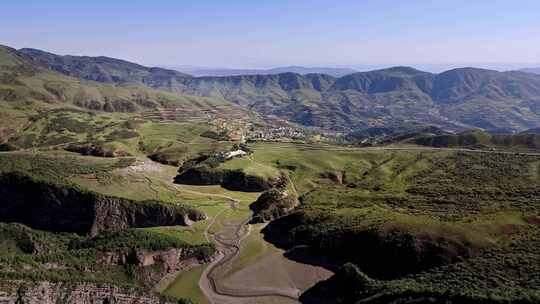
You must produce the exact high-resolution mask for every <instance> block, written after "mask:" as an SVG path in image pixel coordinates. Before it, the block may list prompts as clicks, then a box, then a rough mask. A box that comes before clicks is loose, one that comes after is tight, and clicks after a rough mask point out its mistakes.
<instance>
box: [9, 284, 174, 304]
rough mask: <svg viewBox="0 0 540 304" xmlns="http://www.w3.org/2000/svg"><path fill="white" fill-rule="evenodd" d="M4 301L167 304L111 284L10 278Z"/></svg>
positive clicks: (77, 303)
mask: <svg viewBox="0 0 540 304" xmlns="http://www.w3.org/2000/svg"><path fill="white" fill-rule="evenodd" d="M0 290H1V291H0V303H1V304H16V303H24V304H57V303H65V304H98V303H99V304H112V303H116V304H165V303H168V302H166V301H165V300H163V299H160V298H159V297H157V296H152V295H148V294H142V293H140V292H139V291H137V290H127V289H121V288H118V287H116V286H112V285H108V284H92V283H77V284H71V283H52V282H46V281H45V282H21V281H9V282H1V283H0Z"/></svg>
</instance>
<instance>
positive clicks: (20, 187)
mask: <svg viewBox="0 0 540 304" xmlns="http://www.w3.org/2000/svg"><path fill="white" fill-rule="evenodd" d="M204 218H205V215H204V214H203V213H202V212H199V211H197V210H194V209H190V208H188V207H184V206H181V205H170V204H165V203H162V202H159V201H133V200H128V199H124V198H118V197H111V196H105V195H101V194H98V193H94V192H90V191H85V190H82V189H78V188H77V187H74V186H69V185H57V184H54V183H50V182H46V181H40V180H37V179H34V178H31V177H29V176H26V175H23V174H20V173H6V174H2V175H0V221H3V222H18V223H23V224H26V225H28V226H29V227H32V228H36V229H42V230H48V231H63V232H75V233H79V234H91V235H97V234H98V233H100V232H102V231H119V230H122V229H126V228H130V227H152V226H170V225H189V224H190V223H191V221H197V220H201V219H204Z"/></svg>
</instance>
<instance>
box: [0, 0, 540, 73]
mask: <svg viewBox="0 0 540 304" xmlns="http://www.w3.org/2000/svg"><path fill="white" fill-rule="evenodd" d="M5 2H6V3H2V11H1V12H0V43H2V44H7V45H10V46H13V47H16V48H20V47H35V48H40V49H45V50H49V51H52V52H56V53H60V54H76V55H83V54H84V55H92V56H93V55H107V56H111V57H119V58H123V59H127V60H132V61H136V62H139V63H143V64H147V65H171V66H174V65H194V66H220V67H270V66H282V65H308V66H317V65H333V66H339V65H380V64H383V65H384V64H387V65H397V64H400V65H406V64H417V65H422V64H443V65H444V64H453V63H460V64H461V63H463V64H466V63H471V64H478V63H525V64H528V63H539V62H540V1H538V0H531V1H519V0H516V1H501V0H490V1H487V0H468V1H464V0H452V1H450V0H439V1H427V0H426V1H422V0H365V1H362V0H356V1H355V0H341V1H321V0H311V1H303V0H297V1H294V0H289V1H282V0H273V1H256V0H251V1H240V0H239V1H234V0H229V1H226V0H220V1H205V0H198V1H188V0H185V1H181V0H177V1H172V0H170V1H167V0H156V1H137V0H131V1H127V0H117V1H112V0H109V1H100V0H93V1H60V0H58V1H54V0H50V1H32V0H24V1H23V0H19V1H5Z"/></svg>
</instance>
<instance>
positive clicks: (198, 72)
mask: <svg viewBox="0 0 540 304" xmlns="http://www.w3.org/2000/svg"><path fill="white" fill-rule="evenodd" d="M176 69H177V70H179V71H183V72H185V73H187V74H190V75H193V76H196V77H201V76H216V77H221V76H240V75H274V74H283V73H296V74H301V75H306V74H328V75H331V76H334V77H341V76H345V75H347V74H352V73H356V72H358V71H356V70H353V69H349V68H329V67H302V66H288V67H278V68H272V69H219V68H216V69H212V68H195V67H191V68H185V67H184V68H183V67H178V68H176Z"/></svg>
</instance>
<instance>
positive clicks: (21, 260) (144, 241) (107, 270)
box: [0, 223, 214, 289]
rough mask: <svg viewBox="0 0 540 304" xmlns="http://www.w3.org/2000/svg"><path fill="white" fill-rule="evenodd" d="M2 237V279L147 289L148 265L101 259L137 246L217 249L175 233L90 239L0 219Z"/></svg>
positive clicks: (202, 252) (193, 251)
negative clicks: (145, 272) (145, 273)
mask: <svg viewBox="0 0 540 304" xmlns="http://www.w3.org/2000/svg"><path fill="white" fill-rule="evenodd" d="M0 236H1V238H0V244H1V246H0V261H1V262H0V279H3V280H32V281H51V282H94V283H110V284H114V285H117V286H123V287H136V288H144V289H148V288H151V287H152V284H153V283H155V282H151V281H146V280H145V278H144V277H142V276H140V275H137V272H138V271H141V270H142V268H144V266H141V265H137V262H136V261H135V260H132V261H130V260H129V259H128V260H127V261H126V262H125V263H122V264H105V263H97V262H96V261H99V260H100V258H102V256H103V255H105V254H107V253H115V254H118V255H122V254H126V255H129V254H131V253H132V252H135V251H136V250H139V251H140V250H147V251H155V250H165V249H170V248H183V249H185V250H187V251H189V255H188V256H186V257H189V256H190V255H191V256H194V257H197V258H200V259H201V260H204V259H207V258H208V257H209V256H210V255H211V254H212V253H213V251H214V249H213V247H212V246H211V245H201V246H192V245H188V244H186V243H184V242H182V241H181V240H179V239H176V238H174V237H172V236H168V235H162V234H159V233H157V232H150V231H144V230H127V231H122V232H118V233H113V234H104V235H100V236H97V237H95V238H90V237H85V236H80V235H77V234H70V233H51V232H46V231H40V230H33V229H30V228H28V227H26V226H23V225H20V224H5V223H0ZM159 266H160V265H155V266H154V267H159ZM138 268H141V269H138ZM156 270H157V269H156Z"/></svg>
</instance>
